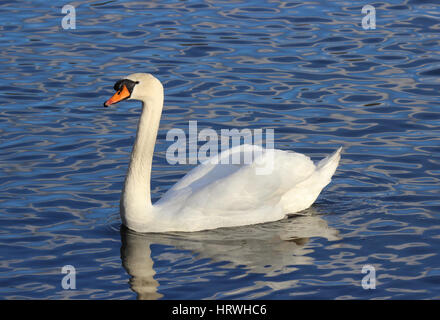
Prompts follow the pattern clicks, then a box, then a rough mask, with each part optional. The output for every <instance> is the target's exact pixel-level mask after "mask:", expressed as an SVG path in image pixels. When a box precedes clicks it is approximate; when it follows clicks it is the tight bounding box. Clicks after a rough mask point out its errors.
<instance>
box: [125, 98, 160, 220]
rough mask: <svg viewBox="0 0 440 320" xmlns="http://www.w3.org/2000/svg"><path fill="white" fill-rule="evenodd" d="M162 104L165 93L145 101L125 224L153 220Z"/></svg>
mask: <svg viewBox="0 0 440 320" xmlns="http://www.w3.org/2000/svg"><path fill="white" fill-rule="evenodd" d="M162 107H163V94H162V95H158V96H156V97H155V98H148V99H147V98H145V99H143V100H142V114H141V117H140V119H139V124H138V130H137V134H136V140H135V143H134V146H133V151H132V152H131V160H130V165H129V167H128V173H127V177H126V179H125V185H124V189H123V191H122V197H121V217H122V220H123V222H124V224H125V225H130V224H131V223H130V222H132V223H148V221H150V220H151V219H152V208H153V206H152V203H151V195H150V181H151V166H152V163H153V153H154V145H155V144H156V137H157V131H158V130H159V122H160V117H161V114H162Z"/></svg>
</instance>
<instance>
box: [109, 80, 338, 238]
mask: <svg viewBox="0 0 440 320" xmlns="http://www.w3.org/2000/svg"><path fill="white" fill-rule="evenodd" d="M124 83H125V84H126V87H123V85H124ZM127 87H128V89H127ZM115 89H117V90H119V91H118V93H117V94H115V95H114V96H113V97H112V98H111V99H110V100H109V101H107V102H106V104H105V105H106V106H107V105H110V104H113V103H116V102H119V101H121V100H124V99H135V100H140V101H142V103H143V106H142V114H141V117H140V120H139V126H138V132H137V135H136V141H135V144H134V147H133V151H132V154H131V161H130V165H129V169H128V173H127V177H126V180H125V185H124V189H123V191H122V196H121V206H120V209H121V219H122V222H123V223H124V225H126V226H127V227H128V228H130V229H132V230H135V231H137V232H165V231H199V230H206V229H214V228H219V227H232V226H242V225H249V224H256V223H263V222H268V221H275V220H279V219H282V218H283V217H285V216H286V214H289V213H295V212H299V211H301V210H304V209H307V208H308V207H310V206H311V205H312V204H313V202H314V201H315V200H316V198H317V197H318V195H319V193H320V192H321V190H322V189H323V188H324V187H325V186H326V185H327V184H328V183H329V182H330V181H331V177H332V176H333V174H334V172H335V170H336V167H337V166H338V163H339V159H340V152H341V148H339V149H338V150H337V151H336V152H335V153H333V154H332V155H331V156H329V157H327V158H325V159H323V160H321V161H320V162H319V163H318V164H317V165H315V164H314V163H313V162H312V161H311V160H310V158H308V157H307V156H305V155H303V154H299V153H294V152H287V151H282V150H265V149H262V148H261V147H259V146H251V145H243V146H239V147H235V148H232V149H229V150H227V151H224V152H222V153H221V154H220V155H219V158H222V157H228V156H230V155H232V154H235V153H237V152H239V153H242V155H244V154H246V153H252V154H254V155H256V157H255V158H254V162H252V163H250V164H238V165H237V164H221V161H218V163H212V161H209V160H208V161H205V162H204V163H202V164H200V165H199V166H198V167H196V168H194V169H192V170H191V171H189V172H188V173H187V174H186V175H185V176H184V177H183V178H182V179H181V180H180V181H179V182H177V183H176V184H175V185H174V186H173V187H172V188H171V189H169V190H168V192H166V193H165V194H164V196H163V197H162V198H161V199H160V200H159V201H157V202H156V203H155V204H154V205H153V204H152V203H151V198H150V176H151V164H152V159H153V152H154V145H155V142H156V136H157V131H158V129H159V122H160V117H161V113H162V107H163V100H164V95H163V87H162V84H161V83H160V82H159V80H157V79H156V78H154V77H153V76H152V75H149V74H142V73H136V74H132V75H130V76H128V77H127V78H126V80H122V82H121V81H120V82H118V83H117V84H116V85H115ZM242 159H243V157H242ZM262 167H263V168H271V169H270V170H269V171H268V172H263V173H261V172H262V171H259V170H261V168H262Z"/></svg>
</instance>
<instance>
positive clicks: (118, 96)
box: [104, 86, 130, 107]
mask: <svg viewBox="0 0 440 320" xmlns="http://www.w3.org/2000/svg"><path fill="white" fill-rule="evenodd" d="M128 97H130V91H128V89H127V87H126V86H123V87H122V89H121V90H119V91H118V92H116V93H115V94H114V95H113V97H111V98H110V99H108V100H107V101H106V102H105V103H104V107H108V106H109V105H112V104H115V103H118V102H119V101H122V100H125V99H127V98H128Z"/></svg>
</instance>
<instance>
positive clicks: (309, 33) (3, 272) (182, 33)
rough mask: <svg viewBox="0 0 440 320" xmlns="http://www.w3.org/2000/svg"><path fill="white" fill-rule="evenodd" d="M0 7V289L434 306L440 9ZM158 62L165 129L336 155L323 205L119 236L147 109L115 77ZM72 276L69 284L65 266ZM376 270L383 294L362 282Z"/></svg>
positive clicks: (161, 144)
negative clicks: (125, 96)
mask: <svg viewBox="0 0 440 320" xmlns="http://www.w3.org/2000/svg"><path fill="white" fill-rule="evenodd" d="M75 3H76V4H77V7H76V15H77V17H76V27H77V28H76V29H74V30H73V29H71V30H63V29H62V27H61V21H62V19H63V17H64V16H65V15H64V14H62V13H61V8H62V4H58V3H54V4H48V2H47V1H21V2H9V1H2V2H1V3H0V17H1V18H0V20H1V23H0V37H1V40H2V41H0V64H1V69H0V73H1V77H0V98H1V99H0V104H1V106H0V132H1V141H0V145H1V148H0V208H1V210H0V220H1V223H0V226H1V227H0V259H1V260H0V261H1V264H0V297H1V298H2V299H17V298H23V299H28V298H33V299H41V298H49V299H65V298H81V299H110V298H111V299H136V298H149V299H155V298H163V299H206V298H214V299H254V298H262V299H296V298H306V299H316V298H321V299H351V298H362V299H373V298H383V299H410V298H411V299H432V298H437V299H438V298H439V297H440V286H439V284H440V256H439V254H438V252H439V247H440V227H439V226H440V216H439V210H440V201H439V182H440V177H439V175H440V170H439V164H440V148H439V143H440V138H439V133H440V132H439V131H440V130H439V128H440V127H439V120H440V104H439V96H440V83H439V76H440V56H439V55H438V51H439V48H440V35H439V30H440V4H439V3H438V2H437V1H434V0H432V1H387V2H375V3H373V5H374V6H375V8H376V13H377V18H376V24H377V28H376V29H375V30H364V29H363V28H362V25H361V21H362V18H363V17H364V15H363V14H362V13H361V9H362V6H363V5H364V4H365V1H350V2H345V1H313V2H312V1H307V2H289V3H288V2H277V1H255V2H249V1H224V2H220V1H219V2H217V1H206V2H196V1H160V2H158V3H155V2H123V1H105V2H99V1H82V2H75ZM133 72H151V73H153V74H155V75H156V76H157V77H158V78H159V79H160V80H161V81H162V82H163V83H164V85H165V90H166V101H165V109H164V114H163V118H162V121H161V127H160V132H159V136H158V142H157V145H156V154H155V158H154V164H153V166H154V168H153V174H152V179H153V181H152V197H153V200H157V199H159V198H160V196H161V195H162V194H163V193H164V192H165V191H166V190H167V189H168V188H170V186H172V185H173V184H174V183H175V182H176V181H177V180H178V179H179V178H180V177H182V176H183V175H184V173H185V172H187V171H188V170H189V169H190V168H191V167H192V166H191V165H170V164H168V163H167V161H166V159H165V152H166V150H167V148H168V147H169V146H170V144H171V142H168V141H166V139H165V137H166V133H167V131H168V130H170V129H172V128H182V129H184V130H187V129H188V121H189V120H197V121H198V126H199V129H200V130H201V129H203V128H213V129H215V130H220V129H222V128H238V129H243V128H251V129H254V128H274V130H275V147H276V148H280V149H285V150H291V149H292V150H295V151H298V152H302V153H305V154H307V155H309V156H311V157H312V159H314V160H317V159H320V158H321V157H322V156H324V155H325V154H328V153H330V152H331V151H333V150H335V149H336V148H337V147H338V146H343V147H344V151H343V156H342V160H341V164H340V167H339V168H338V170H337V172H336V174H335V176H334V179H333V182H332V183H331V184H330V185H329V186H328V187H327V188H326V189H325V190H324V192H323V193H322V194H321V196H320V197H319V198H318V200H317V202H316V203H315V205H314V206H313V207H312V208H311V209H310V210H309V212H308V213H309V214H310V216H307V217H291V218H290V219H286V220H283V221H278V222H273V223H267V224H262V225H257V226H246V227H242V228H232V229H220V230H214V231H206V232H200V233H195V234H179V233H173V234H154V235H151V234H147V235H139V234H135V233H132V232H130V231H128V230H126V229H124V228H121V225H120V219H119V196H120V190H121V187H122V183H123V179H124V177H125V173H126V168H127V164H128V160H129V155H130V151H131V146H132V144H133V140H134V135H135V130H136V123H137V120H138V116H139V113H140V107H139V103H136V102H126V103H125V104H120V105H117V106H116V108H109V109H104V108H103V107H102V103H103V102H104V101H105V100H106V99H108V97H110V96H111V95H112V91H113V89H112V87H113V84H114V82H115V81H116V80H118V79H120V78H122V77H123V76H125V75H128V74H130V73H133ZM65 265H72V266H74V267H75V268H76V290H63V288H62V287H61V281H62V278H63V277H64V276H65V274H62V273H61V268H62V267H63V266H65ZM364 265H372V266H374V267H375V269H376V278H377V279H376V280H377V282H376V289H374V290H364V289H363V288H362V286H361V281H362V278H363V277H364V276H365V275H366V274H362V272H361V271H362V267H363V266H364Z"/></svg>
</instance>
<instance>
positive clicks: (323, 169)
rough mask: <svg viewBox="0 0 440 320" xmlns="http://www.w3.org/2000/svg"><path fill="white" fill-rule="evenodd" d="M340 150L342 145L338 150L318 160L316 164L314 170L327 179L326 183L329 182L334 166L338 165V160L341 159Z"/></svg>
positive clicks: (334, 169)
mask: <svg viewBox="0 0 440 320" xmlns="http://www.w3.org/2000/svg"><path fill="white" fill-rule="evenodd" d="M341 151H342V147H339V149H338V150H336V151H335V152H334V153H332V154H331V155H329V156H327V157H325V158H324V159H322V160H321V161H319V162H318V164H317V165H316V170H317V171H318V172H319V173H320V175H321V176H322V177H323V178H326V180H327V179H328V182H327V184H328V183H329V182H330V180H331V178H332V176H333V174H334V173H335V171H336V168H337V167H338V164H339V160H340V159H341Z"/></svg>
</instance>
